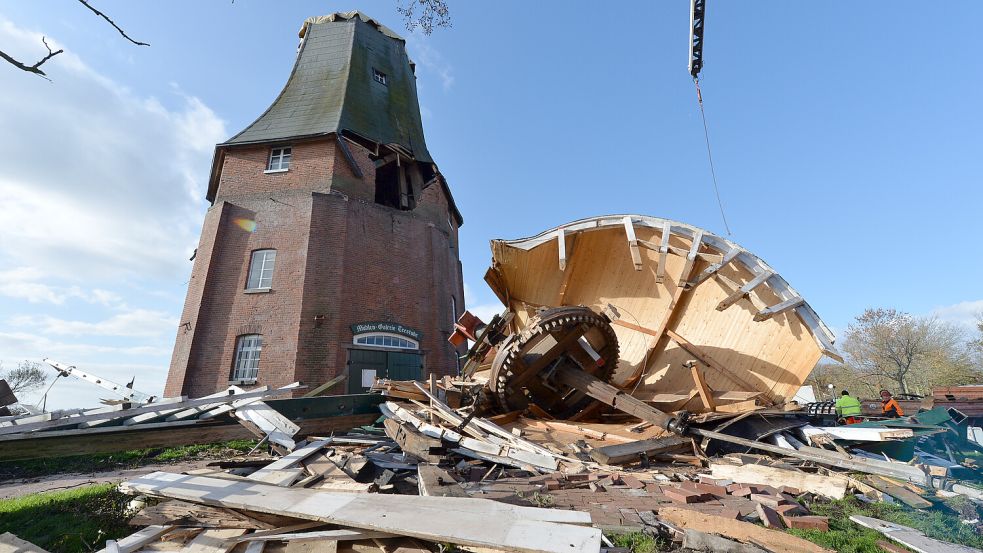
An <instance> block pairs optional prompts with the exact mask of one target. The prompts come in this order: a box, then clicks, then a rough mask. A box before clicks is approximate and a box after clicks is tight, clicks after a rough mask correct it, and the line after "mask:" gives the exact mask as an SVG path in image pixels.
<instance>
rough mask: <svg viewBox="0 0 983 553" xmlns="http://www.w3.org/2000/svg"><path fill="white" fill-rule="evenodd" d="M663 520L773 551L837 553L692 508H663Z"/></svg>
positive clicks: (746, 523) (785, 535)
mask: <svg viewBox="0 0 983 553" xmlns="http://www.w3.org/2000/svg"><path fill="white" fill-rule="evenodd" d="M659 519H660V520H664V521H666V522H668V523H670V524H674V525H676V526H678V527H680V528H683V529H693V530H697V531H699V532H706V533H712V534H718V535H721V536H724V537H726V538H731V539H734V540H737V541H740V542H745V543H748V542H749V543H753V544H755V545H757V546H759V547H764V548H765V549H769V550H771V551H782V552H783V553H833V552H832V551H831V550H829V549H825V548H822V547H820V546H818V545H816V544H814V543H812V542H809V541H806V540H804V539H802V538H797V537H795V536H792V535H790V534H786V533H784V532H778V531H775V530H769V529H767V528H762V527H760V526H755V525H754V524H751V523H749V522H741V521H739V520H734V519H730V518H725V517H722V516H717V515H709V514H706V513H701V512H698V511H694V510H691V509H684V508H679V507H665V508H661V509H659Z"/></svg>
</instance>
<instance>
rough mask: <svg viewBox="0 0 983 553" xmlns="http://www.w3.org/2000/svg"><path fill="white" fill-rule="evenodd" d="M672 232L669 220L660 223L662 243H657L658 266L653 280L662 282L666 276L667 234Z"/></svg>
mask: <svg viewBox="0 0 983 553" xmlns="http://www.w3.org/2000/svg"><path fill="white" fill-rule="evenodd" d="M670 234H672V225H670V224H669V221H666V222H664V223H662V244H661V245H659V266H658V267H657V268H656V270H655V281H656V282H658V283H660V284H661V283H662V281H663V280H664V279H665V277H666V257H667V256H668V255H669V235H670Z"/></svg>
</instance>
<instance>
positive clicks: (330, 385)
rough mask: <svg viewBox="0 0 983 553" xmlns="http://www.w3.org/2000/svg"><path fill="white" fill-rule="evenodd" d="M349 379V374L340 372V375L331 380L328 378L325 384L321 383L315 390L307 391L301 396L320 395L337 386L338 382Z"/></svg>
mask: <svg viewBox="0 0 983 553" xmlns="http://www.w3.org/2000/svg"><path fill="white" fill-rule="evenodd" d="M347 379H348V375H347V374H339V375H338V376H336V377H334V378H332V379H331V380H328V381H327V382H325V383H324V384H321V385H320V386H318V387H317V388H314V389H313V390H311V391H309V392H307V393H306V394H304V395H303V396H301V397H318V396H320V395H321V394H323V393H324V392H327V391H329V390H330V389H331V388H334V387H335V386H337V385H338V384H340V383H341V382H343V381H345V380H347Z"/></svg>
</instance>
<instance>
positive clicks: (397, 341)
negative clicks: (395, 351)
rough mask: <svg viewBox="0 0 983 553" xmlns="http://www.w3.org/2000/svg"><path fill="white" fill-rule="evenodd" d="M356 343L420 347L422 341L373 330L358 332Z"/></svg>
mask: <svg viewBox="0 0 983 553" xmlns="http://www.w3.org/2000/svg"><path fill="white" fill-rule="evenodd" d="M355 343H356V344H359V345H362V346H380V347H384V348H399V349H420V343H419V342H417V341H416V340H411V339H409V338H404V337H402V336H397V335H396V334H386V333H384V332H373V333H367V334H358V335H356V336H355Z"/></svg>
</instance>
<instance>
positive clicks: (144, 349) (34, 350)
mask: <svg viewBox="0 0 983 553" xmlns="http://www.w3.org/2000/svg"><path fill="white" fill-rule="evenodd" d="M0 351H3V352H4V357H5V358H7V359H31V360H35V361H40V360H41V359H42V358H44V357H49V356H50V357H56V358H57V357H61V358H63V359H71V358H72V357H73V356H86V355H92V354H113V355H143V356H169V355H170V354H171V348H170V347H164V346H152V345H137V346H104V345H97V344H86V343H76V342H60V341H57V340H52V339H50V338H48V337H46V336H42V335H40V334H32V333H29V332H0Z"/></svg>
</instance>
